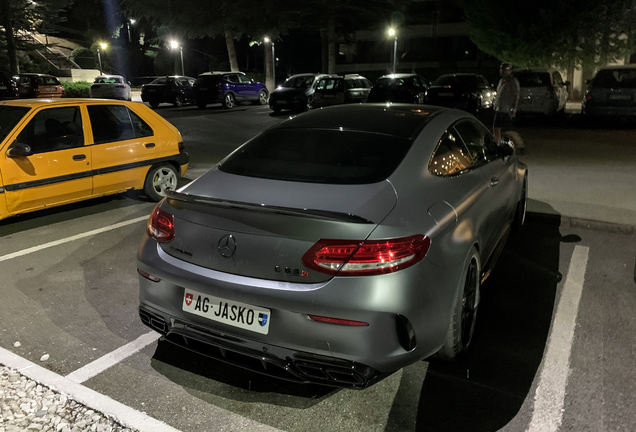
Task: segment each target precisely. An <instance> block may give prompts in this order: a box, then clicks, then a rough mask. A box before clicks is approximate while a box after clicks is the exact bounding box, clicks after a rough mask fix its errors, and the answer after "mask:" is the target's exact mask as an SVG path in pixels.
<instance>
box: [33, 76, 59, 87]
mask: <svg viewBox="0 0 636 432" xmlns="http://www.w3.org/2000/svg"><path fill="white" fill-rule="evenodd" d="M36 83H37V84H38V85H60V82H59V81H58V79H57V78H55V77H38V78H37V80H36Z"/></svg>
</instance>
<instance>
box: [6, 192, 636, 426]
mask: <svg viewBox="0 0 636 432" xmlns="http://www.w3.org/2000/svg"><path fill="white" fill-rule="evenodd" d="M118 199H119V198H118ZM121 199H123V200H129V199H130V200H131V202H130V203H127V205H121V204H120V203H119V201H117V199H116V200H114V201H109V202H99V201H98V202H95V203H87V204H84V206H83V208H77V209H73V210H72V211H71V212H70V214H71V215H72V214H73V211H76V212H79V214H78V215H77V217H71V218H70V219H69V220H66V221H59V222H56V223H52V224H50V225H47V226H46V227H45V226H42V225H43V224H41V223H40V222H41V221H39V220H38V219H39V218H40V217H43V218H47V217H51V215H34V216H32V218H31V219H30V220H28V221H17V222H18V225H19V224H25V223H29V224H32V225H33V228H28V227H25V226H23V227H22V228H18V229H16V230H14V232H13V233H10V234H7V235H5V236H4V237H3V245H4V244H5V242H4V240H7V242H6V244H7V245H10V248H9V249H6V250H5V249H4V248H3V254H2V255H3V256H7V255H8V254H9V253H15V252H19V251H21V250H24V249H23V248H32V247H34V246H37V245H38V242H37V239H38V238H40V239H41V242H40V244H44V243H51V242H54V241H56V240H64V239H68V238H69V237H71V236H78V235H79V236H78V238H77V239H75V240H71V241H66V242H62V243H60V244H55V245H53V246H50V247H48V248H46V249H41V250H34V251H32V252H30V253H27V254H24V255H20V256H16V257H15V258H8V259H4V260H3V261H0V274H2V275H3V294H4V295H3V301H2V302H0V316H2V317H3V324H4V325H3V327H2V332H0V346H2V347H3V348H5V349H9V350H11V351H13V352H15V353H16V354H19V355H21V356H23V357H25V358H27V359H29V360H31V361H33V362H36V363H38V364H41V365H43V366H44V367H46V368H47V369H49V370H51V371H54V372H56V373H58V374H60V375H63V376H67V375H69V374H71V375H70V376H71V377H73V376H74V375H73V373H75V376H77V375H78V372H77V371H78V370H79V371H81V373H82V374H86V368H87V365H91V364H92V365H94V363H92V362H95V361H96V360H98V359H100V358H103V357H104V356H106V357H108V356H111V357H112V356H113V354H112V353H113V352H116V351H117V350H118V349H121V348H122V347H125V346H127V344H130V343H131V342H134V341H136V340H139V338H140V337H141V338H142V339H144V338H146V339H144V340H143V341H142V342H138V344H137V346H133V347H130V349H129V352H127V353H126V355H123V356H120V357H117V356H115V360H114V361H113V360H112V359H111V361H110V363H107V366H105V367H103V368H102V369H100V368H97V369H95V370H94V371H92V372H91V371H89V372H88V373H87V374H86V375H84V378H80V379H78V381H77V382H83V384H84V385H85V386H87V387H89V388H91V389H93V390H96V391H98V392H100V393H102V394H105V395H107V396H109V397H111V398H113V399H115V400H118V401H120V402H123V403H124V404H126V405H128V406H130V407H132V408H134V409H136V410H138V411H142V412H146V413H147V414H148V415H150V416H152V417H155V418H157V419H159V420H161V421H164V422H166V423H168V424H169V425H171V426H173V427H176V428H177V429H180V430H183V431H201V430H239V429H241V428H243V427H249V428H250V429H254V430H259V429H267V427H268V426H269V427H273V428H277V429H280V430H285V431H325V430H329V431H332V430H333V431H339V430H342V431H344V430H347V431H350V430H378V431H380V430H396V431H408V430H435V431H440V430H448V431H456V430H493V431H494V430H499V429H501V428H504V429H505V430H512V431H521V430H526V428H528V425H532V424H533V421H535V420H533V413H536V412H537V411H538V410H543V411H539V413H540V415H543V416H544V417H543V418H546V417H545V416H548V417H547V418H548V419H549V420H550V421H557V422H563V423H564V424H571V425H573V427H574V430H584V429H580V428H578V426H580V425H581V424H580V421H579V420H578V414H579V413H582V412H589V410H587V409H586V405H585V403H586V402H587V403H592V404H594V403H593V400H591V399H593V398H594V397H595V396H594V395H595V394H597V393H598V392H601V394H602V395H603V397H604V400H605V401H606V404H607V403H609V404H610V406H609V407H608V406H607V405H605V406H596V405H594V406H595V409H597V410H600V411H601V412H602V413H603V415H605V416H607V417H609V418H611V417H612V416H615V417H616V418H617V419H622V420H621V421H624V416H622V415H621V414H620V412H619V411H620V409H621V406H624V405H625V403H626V402H625V399H623V398H624V397H628V395H629V394H630V393H629V391H630V388H632V387H631V386H632V385H633V384H634V382H635V380H636V377H635V374H634V372H633V370H631V369H630V368H631V366H629V365H630V361H632V360H633V353H634V352H635V350H636V346H634V344H635V342H634V340H633V338H630V337H629V336H628V334H633V332H634V330H636V324H635V322H634V316H635V314H634V311H635V310H636V300H635V293H634V291H633V289H632V290H631V291H630V290H629V287H630V286H629V282H630V281H631V277H632V276H633V269H632V268H631V266H633V257H634V256H635V255H636V250H634V249H635V246H634V235H633V234H608V233H604V232H594V231H589V230H584V229H580V228H567V227H562V226H559V221H558V220H553V221H548V222H546V221H545V220H533V219H531V220H530V221H529V223H528V225H527V227H526V229H525V230H524V232H523V233H522V234H521V235H519V236H516V237H512V238H511V239H510V241H509V243H508V245H507V248H506V250H505V251H504V254H503V256H502V258H501V260H500V262H499V264H498V266H497V268H496V270H495V271H494V272H493V273H492V275H491V277H490V278H489V279H488V281H487V282H486V284H485V285H484V290H483V299H482V305H481V309H480V319H479V320H478V328H477V333H476V339H475V341H474V346H473V348H472V350H471V351H469V353H468V355H466V356H465V357H463V358H462V359H460V360H459V361H456V362H454V363H445V362H441V361H437V360H435V359H429V360H428V361H422V362H419V363H416V364H414V365H412V366H409V367H407V368H405V369H403V370H400V371H397V372H395V373H394V374H392V375H390V376H388V377H387V378H385V379H384V380H382V381H380V382H379V383H377V384H376V385H374V386H372V387H371V388H369V389H367V390H364V391H353V390H343V389H333V388H327V387H321V386H303V385H298V384H292V383H287V382H283V381H279V380H275V379H271V378H267V377H263V376H260V375H258V374H254V373H250V372H246V371H243V370H241V369H237V368H235V367H233V366H229V365H225V364H223V363H219V362H217V361H212V360H209V359H207V358H205V357H202V356H200V355H197V354H193V353H191V352H189V351H186V350H183V349H181V348H177V347H175V346H173V345H171V344H169V343H167V342H164V341H158V342H155V341H153V336H152V332H151V331H150V330H149V329H148V328H146V327H145V326H143V325H142V324H141V322H140V321H139V318H138V316H137V304H138V302H137V290H138V287H137V274H136V263H135V254H136V250H137V246H138V244H139V240H140V238H141V236H142V234H143V231H144V229H145V221H144V218H145V216H146V215H147V214H148V213H149V211H150V209H151V208H152V203H147V202H143V201H139V200H134V199H131V198H128V197H125V196H124V197H123V198H121ZM93 205H95V206H97V207H98V208H100V210H102V211H98V212H97V211H93V210H94V209H91V207H92V206H93ZM109 205H110V206H111V207H112V208H109V209H107V210H105V209H103V208H101V207H100V206H106V207H108V206H109ZM80 207H82V206H80ZM117 223H125V224H124V225H122V226H116V224H117ZM0 228H1V229H3V230H5V234H6V232H7V231H8V230H9V231H10V230H11V226H10V225H9V224H7V223H6V222H5V223H3V225H2V226H0ZM96 229H104V231H102V232H95V233H94V234H91V235H87V236H85V237H82V236H81V234H83V233H87V232H91V231H94V230H96ZM581 248H583V249H581ZM581 250H585V251H586V252H585V253H586V254H587V256H588V258H587V260H586V262H585V263H584V264H582V268H581V269H579V271H580V272H582V273H579V276H577V277H579V278H581V277H582V276H580V274H582V275H584V282H582V281H581V283H582V285H581V291H580V296H579V297H580V307H578V308H575V311H578V315H577V314H576V313H575V314H574V315H572V313H569V314H565V315H563V317H562V318H560V319H561V320H562V323H561V324H559V322H561V321H558V320H557V319H556V315H557V310H558V309H557V305H558V304H559V300H560V299H561V297H562V296H564V295H565V294H564V290H566V289H567V286H568V285H567V284H568V282H567V280H568V279H570V280H571V283H574V284H577V283H578V282H577V280H574V281H573V280H572V278H571V277H570V273H569V271H570V267H571V266H572V265H573V264H572V262H573V259H575V257H576V256H577V254H579V255H580V253H581ZM575 265H578V266H581V264H580V263H579V264H575ZM568 304H571V302H568ZM617 305H618V307H617ZM553 318H554V319H553ZM575 324H576V325H577V327H576V332H574V330H573V329H574V326H575ZM551 326H558V328H562V327H563V326H565V330H564V331H566V332H567V331H568V330H567V328H568V326H570V327H571V329H572V334H571V336H572V337H571V339H570V341H571V342H572V343H570V345H569V346H562V344H561V343H560V342H563V340H565V341H566V342H567V339H557V342H555V343H556V345H555V346H556V347H557V348H558V349H562V348H567V349H566V352H565V354H564V353H561V356H560V357H557V360H555V362H556V363H555V364H557V365H559V364H560V365H561V366H562V367H565V369H563V370H561V369H558V368H556V369H554V368H553V369H550V368H547V369H546V365H545V364H543V363H542V362H544V363H545V362H546V356H547V353H548V352H549V349H546V347H549V346H550V342H549V341H550V339H551V337H550V334H551V332H552V334H554V332H555V330H554V328H552V330H551ZM144 335H149V336H144ZM553 337H557V336H553ZM16 341H19V342H20V343H21V346H20V347H14V343H15V342H16ZM569 347H571V351H570V348H569ZM44 354H48V355H49V359H48V360H46V361H45V362H41V361H40V358H41V357H42V355H44ZM564 355H565V357H564ZM102 361H103V360H102ZM546 370H547V372H546ZM564 374H565V375H564ZM589 374H592V375H595V376H596V377H597V378H598V379H599V380H601V382H612V383H613V385H614V387H613V388H614V390H610V389H608V388H604V387H603V386H602V385H601V384H599V383H598V381H596V380H592V382H590V380H589V379H588V378H587V377H589ZM563 376H565V377H568V376H569V380H567V381H566V380H565V379H561V380H559V379H555V377H557V378H558V377H563ZM584 377H586V378H584ZM542 382H543V383H544V384H543V387H542V385H541V383H542ZM559 386H560V387H559ZM555 388H556V390H558V391H561V392H562V393H561V394H562V395H563V398H562V399H561V402H560V403H561V404H562V406H563V407H564V409H565V411H561V409H558V410H556V411H555V412H556V414H557V418H556V419H555V418H553V417H550V416H553V415H554V413H552V414H550V412H552V411H554V410H552V411H550V409H551V408H553V406H555V404H556V406H557V407H558V406H559V405H558V403H559V401H558V400H557V401H555V400H553V399H552V398H553V397H554V394H555V391H556V390H555ZM558 391H557V393H558ZM546 395H547V399H545V397H546ZM621 396H622V397H623V398H622V397H621ZM542 398H544V399H542ZM628 400H630V401H631V402H630V403H631V404H632V405H630V406H631V407H632V408H636V407H634V406H633V398H631V399H628ZM542 404H543V405H542ZM542 406H543V408H541V407H542ZM572 410H574V413H572V414H571V411H572ZM608 410H609V412H608ZM486 412H487V413H488V415H484V413H486ZM458 413H459V414H458ZM535 415H536V414H535ZM591 420H593V419H590V421H591ZM597 423H598V422H597ZM537 425H538V426H539V427H538V428H537V429H535V430H544V429H542V428H541V427H540V426H542V424H541V423H537ZM241 430H242V429H241ZM588 430H593V429H588ZM596 430H601V429H596ZM608 430H616V429H608Z"/></svg>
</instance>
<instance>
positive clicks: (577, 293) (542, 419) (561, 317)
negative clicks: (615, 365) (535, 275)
mask: <svg viewBox="0 0 636 432" xmlns="http://www.w3.org/2000/svg"><path fill="white" fill-rule="evenodd" d="M588 254H589V248H588V247H586V246H575V247H574V253H573V254H572V258H571V260H570V268H569V270H568V275H567V278H566V280H565V284H564V285H563V291H562V292H561V298H560V299H559V304H558V306H557V310H556V314H555V316H554V321H553V322H552V328H551V330H550V337H549V340H548V348H547V350H546V353H545V356H544V358H543V368H542V370H541V375H540V376H539V384H538V385H537V390H536V392H535V395H534V411H533V412H532V420H531V421H530V426H529V427H528V429H527V431H528V432H556V431H557V430H558V429H559V426H560V425H561V421H562V419H563V405H564V402H565V388H566V385H567V381H568V377H569V375H570V353H571V352H572V340H573V339H574V327H575V326H576V317H577V314H578V311H579V301H580V300H581V294H582V292H583V282H584V281H585V269H586V267H587V258H588Z"/></svg>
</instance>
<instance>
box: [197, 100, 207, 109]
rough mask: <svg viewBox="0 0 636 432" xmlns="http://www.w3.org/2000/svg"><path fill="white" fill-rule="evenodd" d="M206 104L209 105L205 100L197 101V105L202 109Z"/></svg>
mask: <svg viewBox="0 0 636 432" xmlns="http://www.w3.org/2000/svg"><path fill="white" fill-rule="evenodd" d="M206 106H208V104H207V103H205V101H197V107H199V108H200V109H204V108H205V107H206Z"/></svg>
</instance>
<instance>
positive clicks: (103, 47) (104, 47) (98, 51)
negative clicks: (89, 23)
mask: <svg viewBox="0 0 636 432" xmlns="http://www.w3.org/2000/svg"><path fill="white" fill-rule="evenodd" d="M106 47H108V44H106V43H104V42H100V43H99V46H98V47H97V60H98V61H99V74H100V75H101V74H102V56H101V54H100V48H101V49H102V50H105V49H106Z"/></svg>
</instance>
